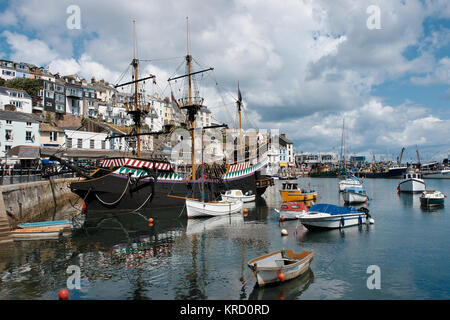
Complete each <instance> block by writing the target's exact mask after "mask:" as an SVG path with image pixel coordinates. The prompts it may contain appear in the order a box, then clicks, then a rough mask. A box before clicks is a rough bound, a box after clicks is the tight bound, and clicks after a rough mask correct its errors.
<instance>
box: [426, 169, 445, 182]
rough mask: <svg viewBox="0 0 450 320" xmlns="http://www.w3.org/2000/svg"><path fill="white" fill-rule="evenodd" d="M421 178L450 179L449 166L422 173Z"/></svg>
mask: <svg viewBox="0 0 450 320" xmlns="http://www.w3.org/2000/svg"><path fill="white" fill-rule="evenodd" d="M423 179H450V168H444V169H441V170H438V171H437V172H433V173H427V174H424V175H423Z"/></svg>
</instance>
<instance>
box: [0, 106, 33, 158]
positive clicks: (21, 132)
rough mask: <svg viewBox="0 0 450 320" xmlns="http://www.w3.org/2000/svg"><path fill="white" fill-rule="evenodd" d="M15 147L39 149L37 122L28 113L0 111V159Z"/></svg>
mask: <svg viewBox="0 0 450 320" xmlns="http://www.w3.org/2000/svg"><path fill="white" fill-rule="evenodd" d="M15 146H32V147H39V121H37V119H36V118H35V117H34V115H32V114H29V113H23V112H17V111H3V110H0V157H1V158H3V159H4V158H5V152H8V150H10V149H11V148H13V147H15Z"/></svg>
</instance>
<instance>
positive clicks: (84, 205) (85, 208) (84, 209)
mask: <svg viewBox="0 0 450 320" xmlns="http://www.w3.org/2000/svg"><path fill="white" fill-rule="evenodd" d="M82 210H83V211H86V210H87V206H86V202H84V201H83V208H82Z"/></svg>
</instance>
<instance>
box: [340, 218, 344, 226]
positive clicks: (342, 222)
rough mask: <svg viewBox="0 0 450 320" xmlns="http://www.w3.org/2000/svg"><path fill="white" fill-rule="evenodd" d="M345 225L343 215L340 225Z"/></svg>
mask: <svg viewBox="0 0 450 320" xmlns="http://www.w3.org/2000/svg"><path fill="white" fill-rule="evenodd" d="M344 225H345V220H344V217H341V222H340V225H339V227H343V226H344Z"/></svg>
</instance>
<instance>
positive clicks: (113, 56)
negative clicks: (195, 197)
mask: <svg viewBox="0 0 450 320" xmlns="http://www.w3.org/2000/svg"><path fill="white" fill-rule="evenodd" d="M74 6H75V11H74V10H73V8H74ZM78 13H79V14H78ZM186 17H189V43H190V47H189V48H190V53H191V55H192V56H193V58H194V60H195V62H196V63H195V64H194V67H195V68H196V70H201V69H203V68H205V69H206V68H209V67H213V68H214V70H213V71H212V72H208V73H205V74H202V75H201V76H198V77H197V79H198V84H199V88H200V94H201V95H202V96H203V97H204V98H205V104H206V105H207V106H208V107H209V108H210V109H211V111H212V115H213V121H214V122H217V123H223V122H226V123H228V124H229V125H231V126H235V125H236V119H237V117H236V107H235V100H236V98H237V83H238V81H239V87H240V90H241V92H242V97H243V102H244V107H245V108H244V109H245V114H244V116H243V122H244V128H256V129H266V130H279V131H280V132H284V133H286V135H287V137H288V138H289V139H290V140H291V141H293V142H294V148H295V150H296V151H297V152H335V153H339V152H340V147H341V141H342V132H343V130H342V128H343V122H344V123H345V126H344V128H345V130H344V132H345V141H346V149H347V153H348V154H349V155H350V154H358V155H366V157H368V158H369V159H372V156H373V155H375V157H376V159H377V160H381V159H395V158H396V157H397V156H398V155H399V154H400V151H401V148H402V147H405V148H406V150H405V153H404V156H403V159H404V160H406V161H415V160H416V159H417V158H416V149H418V150H419V153H420V156H421V158H422V160H438V161H442V160H443V159H444V158H447V156H448V155H449V153H450V138H449V137H450V108H449V106H450V57H449V56H450V32H449V31H450V1H446V0H411V1H408V0H404V1H400V0H369V1H365V0H341V1H331V0H329V1H324V0H315V1H313V0H283V1H279V0H234V1H229V0H214V1H203V0H166V1H155V0H146V1H144V0H137V1H119V0H109V1H91V0H71V1H65V0H59V1H56V0H55V1H49V0H15V1H4V0H2V1H0V59H10V60H13V61H23V62H28V63H33V64H36V65H39V66H48V68H49V69H50V71H51V72H54V73H56V72H59V73H60V74H62V75H64V74H74V73H77V74H78V75H79V76H81V77H84V78H86V79H88V80H90V79H91V78H92V77H95V78H96V79H105V80H107V81H109V82H111V83H118V81H119V80H123V79H125V78H122V79H121V76H122V75H123V73H124V72H125V71H126V70H127V68H128V67H129V64H130V61H131V59H132V56H133V51H132V47H133V41H132V21H133V20H135V21H136V43H137V57H138V58H139V59H141V60H142V61H141V67H140V74H141V75H142V76H145V75H148V74H154V75H156V80H157V84H156V85H148V91H149V92H156V93H158V94H160V95H163V96H169V97H170V94H171V92H174V94H175V96H179V94H181V92H182V90H181V88H180V87H181V82H180V83H171V84H169V83H168V82H167V79H168V78H169V77H171V76H175V75H182V74H184V69H183V67H181V68H180V65H181V64H182V63H183V59H184V56H185V55H186V50H187V49H186V43H187V40H186V35H187V30H186ZM77 22H79V23H78V24H77Z"/></svg>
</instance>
